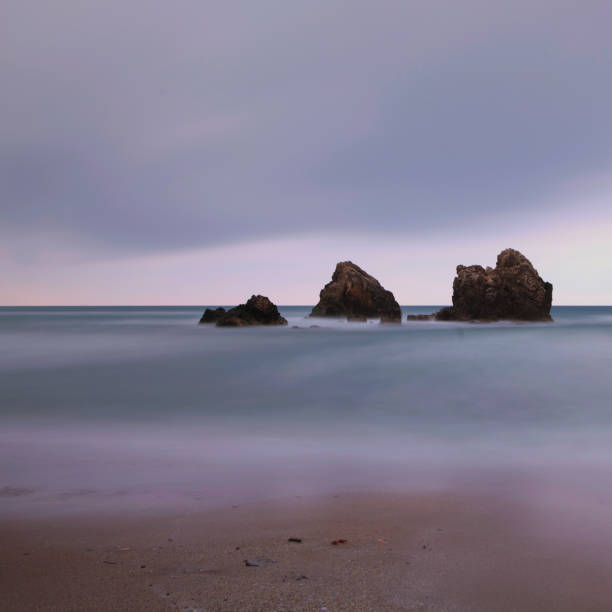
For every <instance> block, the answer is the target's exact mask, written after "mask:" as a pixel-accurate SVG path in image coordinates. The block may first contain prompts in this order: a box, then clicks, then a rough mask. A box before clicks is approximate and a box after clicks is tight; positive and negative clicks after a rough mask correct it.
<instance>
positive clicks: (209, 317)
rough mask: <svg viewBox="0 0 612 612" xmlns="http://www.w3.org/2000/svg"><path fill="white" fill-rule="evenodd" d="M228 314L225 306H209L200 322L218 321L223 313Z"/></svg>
mask: <svg viewBox="0 0 612 612" xmlns="http://www.w3.org/2000/svg"><path fill="white" fill-rule="evenodd" d="M225 314H226V310H225V308H215V309H214V310H213V309H212V308H207V309H206V310H205V311H204V314H203V315H202V318H201V319H200V323H216V322H217V321H218V320H219V319H220V318H221V317H222V316H223V315H225Z"/></svg>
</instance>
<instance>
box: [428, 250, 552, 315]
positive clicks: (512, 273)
mask: <svg viewBox="0 0 612 612" xmlns="http://www.w3.org/2000/svg"><path fill="white" fill-rule="evenodd" d="M552 289H553V287H552V285H551V284H550V283H547V282H545V281H543V280H542V279H541V278H540V276H539V275H538V273H537V271H536V269H535V268H534V267H533V265H532V264H531V262H530V261H529V260H528V259H527V258H526V257H525V256H524V255H523V254H522V253H520V252H519V251H515V250H514V249H506V250H505V251H502V252H501V253H500V254H499V255H498V256H497V264H496V266H495V269H493V268H489V267H487V268H486V269H485V268H483V267H482V266H457V276H456V277H455V280H454V282H453V306H452V308H444V309H442V310H441V311H440V312H438V313H437V314H436V318H437V319H438V320H452V319H455V320H461V321H472V320H478V321H497V320H502V319H506V320H514V321H552V318H551V316H550V307H551V304H552Z"/></svg>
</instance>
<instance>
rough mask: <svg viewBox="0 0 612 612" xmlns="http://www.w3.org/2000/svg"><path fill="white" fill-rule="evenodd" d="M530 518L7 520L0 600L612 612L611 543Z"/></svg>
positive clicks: (480, 510) (420, 499)
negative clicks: (248, 563) (250, 562)
mask: <svg viewBox="0 0 612 612" xmlns="http://www.w3.org/2000/svg"><path fill="white" fill-rule="evenodd" d="M532 519H533V517H532V516H531V515H530V511H529V509H528V508H526V507H522V506H520V505H519V504H515V505H513V504H509V503H508V502H507V501H502V500H501V499H497V500H496V499H495V498H493V497H491V496H484V495H477V494H468V493H465V492H463V493H457V492H445V493H439V492H438V493H419V494H413V495H398V494H387V493H385V494H381V493H371V494H363V493H362V494H350V495H344V494H343V495H337V496H335V495H334V496H331V495H330V496H326V497H316V498H307V497H303V498H291V499H288V500H284V501H274V502H268V503H261V502H260V503H252V504H244V505H239V506H231V507H227V508H222V509H216V510H212V511H211V510H207V511H204V512H199V513H190V514H181V515H170V514H166V515H164V516H158V517H151V516H150V515H148V516H147V517H146V518H139V517H137V516H134V515H131V516H127V517H123V518H120V517H116V516H115V517H114V516H110V515H105V516H97V517H95V516H88V517H80V518H75V517H72V518H62V519H59V518H54V519H44V520H43V519H29V520H24V519H22V520H12V519H11V520H6V519H5V520H4V521H3V522H2V523H1V524H0V541H1V542H2V555H1V557H0V609H2V610H4V611H13V610H24V611H25V610H28V611H29V610H57V611H60V610H61V611H71V610H74V611H76V610H79V611H82V610H96V611H106V610H109V611H110V610H130V611H141V610H142V611H144V610H147V611H155V610H184V611H187V610H191V611H193V610H206V611H209V610H210V611H212V610H246V611H248V610H266V611H267V610H277V611H289V610H294V611H297V610H325V609H326V610H328V611H334V610H483V611H487V612H488V611H496V610H500V611H502V610H503V611H506V610H508V611H510V610H521V611H525V610H534V611H535V610H538V611H541V610H555V611H565V610H567V611H568V612H569V611H576V610H590V611H597V610H602V611H603V610H610V609H611V606H612V581H610V579H609V576H610V570H611V569H612V560H611V559H610V555H609V554H608V552H609V550H610V547H609V545H608V542H606V541H603V540H599V541H598V540H597V538H593V539H592V540H588V541H585V540H583V539H582V538H581V536H580V533H579V530H578V531H573V532H568V531H567V530H566V529H565V527H564V526H563V523H562V522H560V523H558V524H556V523H555V521H551V522H550V523H549V524H548V525H547V524H544V525H542V524H541V523H540V522H538V521H533V520H532ZM545 523H546V522H545ZM288 538H300V539H301V542H289V541H288ZM334 540H336V541H337V540H346V542H345V543H340V544H337V545H333V544H332V541H334ZM598 542H599V543H598ZM245 560H249V561H252V562H254V563H256V564H258V565H254V566H247V565H245Z"/></svg>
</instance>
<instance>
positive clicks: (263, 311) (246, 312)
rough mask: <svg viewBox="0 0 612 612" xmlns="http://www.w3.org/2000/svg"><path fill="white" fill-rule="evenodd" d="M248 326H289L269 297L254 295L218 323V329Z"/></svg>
mask: <svg viewBox="0 0 612 612" xmlns="http://www.w3.org/2000/svg"><path fill="white" fill-rule="evenodd" d="M247 325H287V319H285V318H284V317H281V316H280V313H279V312H278V308H277V307H276V306H275V305H274V304H273V303H272V302H271V301H270V300H269V299H268V298H267V297H264V296H263V295H252V296H251V298H250V299H249V301H248V302H247V303H246V304H240V306H236V307H234V308H231V309H230V310H228V311H227V312H226V313H225V315H223V316H222V317H221V318H220V319H219V320H218V321H217V327H245V326H247Z"/></svg>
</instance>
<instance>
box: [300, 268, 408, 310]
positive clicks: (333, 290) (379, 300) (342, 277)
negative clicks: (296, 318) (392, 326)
mask: <svg viewBox="0 0 612 612" xmlns="http://www.w3.org/2000/svg"><path fill="white" fill-rule="evenodd" d="M319 298H320V299H319V303H318V304H317V305H316V306H315V307H314V308H313V309H312V312H311V313H310V316H311V317H347V318H348V319H349V320H352V321H354V320H358V321H363V320H364V319H367V318H368V317H380V318H381V320H382V319H384V320H385V321H397V322H399V321H401V318H402V312H401V310H400V307H399V304H398V303H397V302H396V301H395V298H394V297H393V294H392V293H391V292H390V291H387V290H386V289H384V288H383V287H382V285H381V284H380V283H379V282H378V281H377V280H376V279H375V278H374V277H373V276H370V275H369V274H368V273H367V272H365V271H364V270H362V269H361V268H360V267H359V266H357V265H355V264H354V263H353V262H351V261H341V262H340V263H338V264H337V265H336V269H335V271H334V274H333V276H332V280H331V282H329V283H327V285H325V287H323V289H322V290H321V293H320V294H319Z"/></svg>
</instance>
